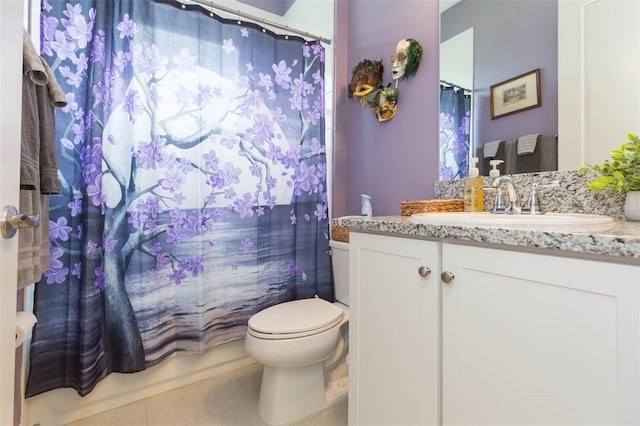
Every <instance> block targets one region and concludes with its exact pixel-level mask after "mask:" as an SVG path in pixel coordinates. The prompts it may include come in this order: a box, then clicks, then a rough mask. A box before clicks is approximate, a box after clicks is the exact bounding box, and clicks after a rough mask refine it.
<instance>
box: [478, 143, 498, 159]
mask: <svg viewBox="0 0 640 426" xmlns="http://www.w3.org/2000/svg"><path fill="white" fill-rule="evenodd" d="M501 142H502V141H493V142H487V143H485V144H484V147H483V149H482V156H483V157H484V158H493V157H495V156H496V154H497V153H498V148H500V143H501Z"/></svg>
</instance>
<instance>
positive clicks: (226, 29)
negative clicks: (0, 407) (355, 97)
mask: <svg viewBox="0 0 640 426" xmlns="http://www.w3.org/2000/svg"><path fill="white" fill-rule="evenodd" d="M41 24H42V54H43V56H44V57H45V58H46V59H47V60H48V62H49V64H50V65H51V67H52V69H53V70H54V71H55V73H56V76H57V79H58V81H59V83H61V86H62V87H63V89H64V90H65V91H66V93H67V100H68V105H67V107H66V108H65V109H64V110H63V111H62V112H60V113H58V115H57V120H56V133H57V139H58V141H59V156H60V160H61V161H60V162H61V165H60V176H61V180H62V182H63V186H64V190H63V193H62V194H60V195H59V196H57V197H55V198H52V199H51V210H50V212H51V234H50V241H51V246H52V248H51V258H52V261H51V268H50V269H49V270H48V271H47V272H46V273H45V274H44V277H43V279H42V281H41V282H40V283H38V284H37V285H36V291H35V313H36V315H37V317H38V325H37V326H36V328H35V330H34V334H33V342H32V346H31V367H30V375H29V378H28V383H27V395H29V396H31V395H36V394H39V393H41V392H45V391H47V390H50V389H54V388H58V387H71V388H74V389H75V390H76V391H77V392H78V393H79V394H80V395H86V394H87V393H88V392H90V391H91V390H92V389H93V388H94V387H95V385H96V384H97V383H98V382H99V381H100V380H101V379H102V378H104V377H105V376H106V375H108V374H109V373H110V372H116V371H117V372H135V371H140V370H143V369H145V368H147V367H150V366H153V365H156V364H157V363H159V362H161V361H162V360H164V359H166V358H167V357H169V356H172V355H174V354H176V353H202V352H203V351H205V350H206V349H208V348H211V347H213V346H215V345H217V344H221V343H225V342H228V341H231V340H234V339H239V338H242V337H244V333H245V330H246V323H247V320H248V318H249V317H250V316H251V315H252V314H253V313H255V312H256V311H258V310H260V309H263V308H264V307H266V306H269V305H272V304H275V303H278V302H281V301H286V300H292V299H297V298H307V297H313V296H315V295H318V296H320V297H322V298H325V299H328V300H332V299H333V282H332V278H331V269H330V261H329V256H328V236H327V234H328V223H327V196H326V172H327V170H326V157H325V140H324V49H323V48H322V46H321V45H320V44H319V43H317V42H313V43H307V42H305V41H304V40H302V39H299V38H297V37H290V36H277V35H275V34H273V33H271V32H270V31H268V30H266V29H263V28H261V27H259V26H257V25H254V24H248V23H244V22H240V21H236V20H224V19H221V18H219V17H218V16H216V15H214V14H213V13H210V12H209V11H207V10H205V9H203V8H201V7H199V6H192V5H190V6H183V5H181V4H180V3H178V2H175V1H152V0H119V1H111V0H75V1H63V0H49V1H47V0H43V5H42V18H41Z"/></svg>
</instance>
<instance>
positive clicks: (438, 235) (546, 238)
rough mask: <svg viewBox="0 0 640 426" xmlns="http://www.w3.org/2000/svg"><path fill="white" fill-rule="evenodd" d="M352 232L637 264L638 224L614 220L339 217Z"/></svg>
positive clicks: (639, 251) (639, 255)
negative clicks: (499, 222)
mask: <svg viewBox="0 0 640 426" xmlns="http://www.w3.org/2000/svg"><path fill="white" fill-rule="evenodd" d="M340 220H341V224H342V226H346V227H348V228H350V229H351V231H352V232H365V233H378V234H380V233H381V234H388V235H393V236H399V237H410V238H421V239H431V240H439V241H446V242H457V243H464V244H473V245H480V246H489V247H493V248H496V247H497V248H503V249H509V250H523V251H532V252H543V253H546V254H554V255H564V256H571V257H584V258H594V259H596V260H605V261H612V262H622V263H632V264H638V265H640V222H630V221H626V220H622V219H618V220H616V221H615V222H614V223H613V225H611V226H606V227H598V228H595V229H589V230H582V229H572V230H570V231H567V230H563V229H554V228H550V227H544V228H542V227H538V228H536V227H534V226H526V227H524V226H501V227H499V226H479V225H474V226H460V225H455V226H451V225H429V224H423V223H412V222H411V219H410V218H409V217H407V216H374V217H373V218H372V219H370V220H364V219H361V218H359V217H357V216H348V217H344V218H341V219H340Z"/></svg>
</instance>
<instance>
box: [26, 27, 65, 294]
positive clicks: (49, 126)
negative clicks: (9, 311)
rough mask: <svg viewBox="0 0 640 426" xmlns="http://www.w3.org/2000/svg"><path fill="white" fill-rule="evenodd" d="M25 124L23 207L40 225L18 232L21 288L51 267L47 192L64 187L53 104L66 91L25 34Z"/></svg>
mask: <svg viewBox="0 0 640 426" xmlns="http://www.w3.org/2000/svg"><path fill="white" fill-rule="evenodd" d="M23 52H24V53H23V71H24V74H23V77H22V125H21V141H20V151H21V152H20V205H19V211H20V212H21V213H25V214H28V215H34V216H35V215H39V216H40V227H38V228H25V229H21V230H20V231H19V232H18V289H20V288H23V287H25V286H28V285H30V284H32V283H34V282H38V281H40V278H41V276H42V273H44V272H45V271H47V270H48V269H49V268H50V253H49V195H48V194H55V193H59V192H60V191H61V189H62V185H61V183H60V179H59V178H58V152H57V146H56V133H55V111H54V108H55V107H61V106H65V105H66V103H67V99H66V95H65V93H64V92H63V91H62V89H61V88H60V85H59V84H58V82H57V81H56V80H55V77H54V74H53V72H52V71H51V69H50V68H49V66H48V65H47V64H46V62H44V60H43V59H42V58H40V56H39V55H38V54H37V52H36V50H35V48H34V47H33V44H32V43H31V39H30V37H29V35H28V33H26V31H25V32H24V36H23Z"/></svg>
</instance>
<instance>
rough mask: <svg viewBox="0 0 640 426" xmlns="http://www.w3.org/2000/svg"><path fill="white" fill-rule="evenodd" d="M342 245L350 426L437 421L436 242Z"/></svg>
mask: <svg viewBox="0 0 640 426" xmlns="http://www.w3.org/2000/svg"><path fill="white" fill-rule="evenodd" d="M349 242H350V247H349V248H350V252H349V257H350V289H349V290H350V295H349V298H350V302H349V342H350V343H349V347H350V348H349V354H350V355H349V358H350V366H349V424H351V425H366V426H373V425H385V426H389V425H431V424H438V422H439V406H440V401H439V347H438V341H439V338H438V336H439V327H440V324H439V289H440V279H439V270H438V264H439V258H438V247H439V244H438V243H436V242H431V241H420V240H412V239H407V238H395V237H388V236H379V235H368V234H358V233H353V232H352V233H351V234H350V241H349ZM421 267H426V268H430V270H431V273H430V274H429V275H427V276H426V277H423V276H421V275H420V272H421V271H420V268H421ZM422 272H423V274H424V272H425V270H422Z"/></svg>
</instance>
